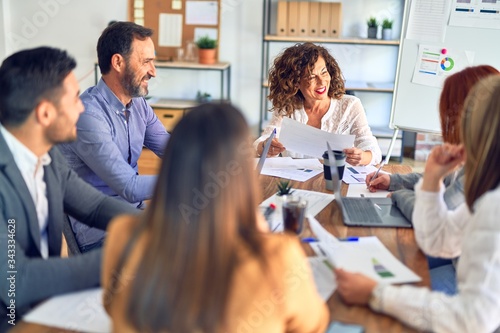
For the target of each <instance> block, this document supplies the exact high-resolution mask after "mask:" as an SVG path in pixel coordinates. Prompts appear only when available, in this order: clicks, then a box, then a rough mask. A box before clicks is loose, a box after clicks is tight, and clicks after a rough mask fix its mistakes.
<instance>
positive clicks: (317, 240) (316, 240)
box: [301, 237, 319, 243]
mask: <svg viewBox="0 0 500 333" xmlns="http://www.w3.org/2000/svg"><path fill="white" fill-rule="evenodd" d="M301 241H302V242H303V243H314V242H319V239H317V238H314V237H306V238H302V239H301Z"/></svg>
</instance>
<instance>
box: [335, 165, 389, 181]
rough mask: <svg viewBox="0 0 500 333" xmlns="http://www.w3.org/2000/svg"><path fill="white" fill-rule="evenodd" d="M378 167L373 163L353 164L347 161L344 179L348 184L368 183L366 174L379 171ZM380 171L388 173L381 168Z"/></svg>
mask: <svg viewBox="0 0 500 333" xmlns="http://www.w3.org/2000/svg"><path fill="white" fill-rule="evenodd" d="M377 169H378V168H376V167H375V166H373V165H365V166H352V165H350V164H349V163H346V165H345V168H344V175H343V176H342V181H343V182H344V183H346V184H366V182H365V180H366V176H367V175H368V174H370V173H372V172H375V171H377ZM380 172H383V173H387V172H385V171H383V170H380Z"/></svg>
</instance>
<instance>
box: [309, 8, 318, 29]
mask: <svg viewBox="0 0 500 333" xmlns="http://www.w3.org/2000/svg"><path fill="white" fill-rule="evenodd" d="M309 36H311V37H317V36H319V2H315V1H314V2H310V3H309Z"/></svg>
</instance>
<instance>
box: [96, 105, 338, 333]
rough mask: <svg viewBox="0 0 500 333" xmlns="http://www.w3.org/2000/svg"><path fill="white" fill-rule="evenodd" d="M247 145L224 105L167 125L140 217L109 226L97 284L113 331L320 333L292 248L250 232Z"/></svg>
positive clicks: (318, 303)
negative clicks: (156, 173) (148, 200)
mask: <svg viewBox="0 0 500 333" xmlns="http://www.w3.org/2000/svg"><path fill="white" fill-rule="evenodd" d="M248 138H249V130H248V127H247V124H246V122H245V120H244V118H243V116H242V115H241V113H240V112H239V111H238V110H237V109H235V108H234V107H232V106H230V105H224V104H217V105H216V104H205V105H201V106H199V107H196V108H194V109H193V110H192V111H191V112H189V113H188V114H187V115H186V116H185V117H183V118H182V120H181V121H180V122H179V123H178V124H177V126H176V127H175V129H174V130H173V132H172V137H171V139H170V140H169V142H168V145H167V148H166V150H165V154H164V158H163V164H162V167H161V170H160V175H159V179H158V183H157V185H156V188H155V192H154V195H153V199H152V201H151V204H150V205H149V207H148V208H147V209H146V211H145V213H144V215H143V216H142V217H139V218H138V217H133V216H125V217H121V218H118V219H116V220H115V221H114V222H113V224H112V226H111V227H110V228H109V233H108V236H107V240H106V244H105V252H104V263H103V272H102V283H103V287H104V289H105V297H104V304H105V307H106V310H107V311H108V313H109V314H110V316H111V318H112V320H113V330H114V331H115V332H160V331H161V332H167V331H168V332H239V331H249V330H253V331H255V332H283V331H287V332H323V331H324V330H325V327H326V325H327V322H328V317H329V315H328V310H327V307H326V305H325V303H324V302H323V301H322V300H321V298H320V296H319V295H318V293H317V292H316V290H315V286H314V282H313V279H312V274H311V271H310V268H309V267H308V266H307V261H306V259H305V255H304V252H303V250H302V248H301V247H300V244H299V242H298V240H297V239H296V238H293V237H292V236H286V235H276V234H269V233H264V232H262V229H263V228H262V227H259V222H258V221H263V217H262V216H260V215H259V214H258V210H257V206H258V202H259V188H258V181H257V179H256V175H255V170H254V163H253V158H252V157H253V155H254V153H253V149H252V148H251V146H250V142H249V141H248ZM264 223H265V221H264Z"/></svg>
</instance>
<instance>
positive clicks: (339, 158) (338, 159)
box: [323, 150, 346, 191]
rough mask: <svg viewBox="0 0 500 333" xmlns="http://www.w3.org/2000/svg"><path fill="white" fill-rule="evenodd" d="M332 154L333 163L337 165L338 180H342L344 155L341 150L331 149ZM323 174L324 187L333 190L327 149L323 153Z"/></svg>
mask: <svg viewBox="0 0 500 333" xmlns="http://www.w3.org/2000/svg"><path fill="white" fill-rule="evenodd" d="M333 156H335V164H336V165H337V172H338V174H339V180H342V177H343V176H344V168H345V158H346V155H345V153H344V152H343V151H342V150H333ZM323 174H324V176H325V183H326V189H327V190H329V191H333V182H332V174H331V172H330V161H329V159H328V152H327V151H325V153H324V154H323Z"/></svg>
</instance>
